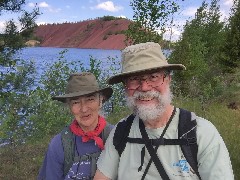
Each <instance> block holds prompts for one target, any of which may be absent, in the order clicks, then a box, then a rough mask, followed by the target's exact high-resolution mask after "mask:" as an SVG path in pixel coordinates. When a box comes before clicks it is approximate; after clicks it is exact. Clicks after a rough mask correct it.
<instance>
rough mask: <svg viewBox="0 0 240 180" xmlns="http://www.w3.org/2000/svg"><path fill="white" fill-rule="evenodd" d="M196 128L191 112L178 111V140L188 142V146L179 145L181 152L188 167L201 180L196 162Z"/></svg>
mask: <svg viewBox="0 0 240 180" xmlns="http://www.w3.org/2000/svg"><path fill="white" fill-rule="evenodd" d="M196 127H197V122H196V120H195V119H194V120H192V115H191V112H190V111H187V110H184V109H180V115H179V123H178V138H179V139H186V140H187V141H188V142H189V144H188V145H180V146H181V150H182V152H183V155H184V156H185V158H186V160H187V162H188V163H189V165H190V166H191V167H192V169H193V170H194V171H195V173H196V174H197V176H198V177H199V179H201V177H200V174H199V172H198V161H197V153H198V144H197V136H196Z"/></svg>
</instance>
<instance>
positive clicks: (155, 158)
mask: <svg viewBox="0 0 240 180" xmlns="http://www.w3.org/2000/svg"><path fill="white" fill-rule="evenodd" d="M139 128H140V132H141V134H142V137H143V140H144V141H145V146H146V148H147V150H148V152H149V154H150V155H151V159H150V161H149V162H151V160H152V161H153V162H154V164H155V166H156V168H157V170H158V172H159V174H160V176H161V178H162V179H164V180H170V179H169V177H168V175H167V173H166V171H165V169H164V167H163V165H162V163H161V161H160V159H159V158H158V155H157V154H156V151H157V148H156V149H154V148H153V146H152V144H151V141H150V140H149V138H148V135H147V132H146V129H145V126H144V124H143V122H142V120H139ZM147 171H148V169H146V170H145V172H144V175H143V177H142V179H144V178H145V176H146V173H147Z"/></svg>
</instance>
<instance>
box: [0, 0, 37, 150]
mask: <svg viewBox="0 0 240 180" xmlns="http://www.w3.org/2000/svg"><path fill="white" fill-rule="evenodd" d="M24 4H25V1H24V0H20V1H10V0H5V1H1V2H0V15H2V13H4V12H15V13H19V14H20V16H19V18H18V24H20V28H18V26H17V25H16V24H17V22H16V21H15V20H14V19H11V20H9V21H8V22H6V23H5V24H6V27H5V30H4V33H3V34H1V35H0V125H1V126H0V132H1V133H0V140H2V139H7V140H8V141H9V142H10V143H11V144H12V145H16V144H17V143H18V141H19V140H20V141H24V137H23V136H22V135H23V134H24V135H26V134H27V133H26V132H25V133H22V132H24V131H26V126H30V124H28V122H26V121H25V119H24V117H26V116H27V115H28V114H27V113H28V112H27V109H28V103H27V102H28V96H29V94H30V92H31V90H32V89H31V88H32V87H33V84H34V77H35V75H34V73H35V68H34V64H33V63H32V62H26V61H23V60H20V59H16V58H15V56H14V55H15V53H16V52H17V51H18V50H20V49H21V48H23V47H24V41H25V40H26V39H27V38H28V37H29V36H30V35H31V33H32V32H33V29H34V27H35V26H36V24H35V20H36V18H37V16H38V15H40V13H39V10H38V8H37V7H35V8H34V9H33V11H32V12H27V11H25V10H24V9H22V6H23V5H24ZM4 132H5V133H4Z"/></svg>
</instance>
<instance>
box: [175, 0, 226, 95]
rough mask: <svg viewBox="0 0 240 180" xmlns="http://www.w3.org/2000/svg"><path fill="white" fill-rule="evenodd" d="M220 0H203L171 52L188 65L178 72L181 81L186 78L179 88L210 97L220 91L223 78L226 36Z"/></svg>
mask: <svg viewBox="0 0 240 180" xmlns="http://www.w3.org/2000/svg"><path fill="white" fill-rule="evenodd" d="M218 2H219V0H212V1H211V3H210V5H209V4H208V3H206V1H203V3H202V5H201V7H200V8H198V10H197V13H196V14H195V18H194V19H193V20H192V21H190V22H187V24H186V25H185V27H184V32H183V34H182V37H181V39H180V41H179V42H178V43H177V46H176V48H175V50H174V51H173V53H172V55H171V56H170V61H171V62H173V63H183V64H184V65H185V66H186V67H187V71H186V72H184V73H183V72H179V73H176V76H175V79H176V80H177V82H182V84H178V88H179V89H181V90H182V91H181V92H183V93H185V94H186V95H190V96H193V97H199V96H202V97H204V98H205V99H209V98H210V97H212V96H213V95H216V94H218V93H219V91H218V90H219V86H220V85H221V83H220V82H221V79H222V76H221V73H222V71H221V69H220V68H219V64H220V63H219V57H220V55H221V48H222V45H223V43H224V40H225V39H224V37H225V36H224V31H223V27H224V26H223V23H222V22H220V11H219V5H218ZM209 77H211V78H209ZM179 89H178V92H180V91H179Z"/></svg>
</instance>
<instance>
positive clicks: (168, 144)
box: [94, 42, 234, 180]
mask: <svg viewBox="0 0 240 180" xmlns="http://www.w3.org/2000/svg"><path fill="white" fill-rule="evenodd" d="M183 69H185V67H184V66H183V65H181V64H168V62H167V61H166V58H165V57H164V55H163V53H162V51H161V48H160V46H159V44H157V43H153V42H148V43H141V44H137V45H132V46H129V47H126V48H125V49H124V50H123V52H122V73H120V74H118V75H115V76H112V77H110V79H109V81H108V82H109V84H115V83H120V82H122V83H123V84H124V86H125V91H126V96H127V104H128V106H129V108H130V109H132V110H133V114H134V116H132V117H131V116H129V117H127V118H125V119H123V120H121V121H120V122H119V123H118V124H117V126H116V127H115V128H114V129H113V130H112V132H111V133H110V135H109V138H108V140H107V143H106V146H105V150H103V151H102V153H101V155H100V157H99V160H98V163H97V166H98V170H97V172H96V175H95V177H94V179H95V180H100V179H101V180H105V179H120V180H123V179H124V180H128V179H129V180H132V179H149V180H154V179H156V180H159V179H164V180H168V179H171V180H179V179H188V180H197V179H204V180H233V179H234V176H233V171H232V166H231V162H230V158H229V153H228V150H227V148H226V146H225V144H224V141H223V139H222V138H221V136H220V134H219V133H218V131H217V129H216V128H215V127H214V126H213V125H212V124H211V123H210V122H209V121H207V120H205V119H203V118H201V117H198V116H196V115H195V114H194V113H190V112H188V111H186V110H180V109H179V108H176V107H174V106H173V105H172V104H171V100H172V94H171V91H170V83H171V73H170V71H171V70H183ZM184 114H185V116H183V115H184ZM187 117H188V118H187ZM180 119H181V120H180ZM186 119H189V121H187V123H185V125H184V126H183V127H184V128H185V127H189V126H190V128H189V129H184V128H181V127H182V126H179V125H182V124H183V123H182V122H183V121H185V120H186ZM129 122H131V123H129ZM194 122H195V123H196V124H195V125H194ZM129 124H130V125H129ZM191 124H193V125H191ZM129 126H130V128H129ZM119 129H121V130H120V131H121V133H122V134H126V133H125V132H127V131H128V133H127V136H125V135H122V137H124V138H119V137H120V136H121V133H119ZM182 130H183V131H184V130H185V132H184V133H183V134H182V135H181V136H180V137H179V132H180V131H182ZM194 132H195V136H196V138H195V136H193V137H194V138H187V139H185V137H191V135H190V134H194ZM124 139H126V140H124ZM196 139H197V140H196ZM194 140H195V141H194ZM123 144H124V145H123ZM189 147H191V148H189ZM192 147H194V148H192ZM186 149H188V150H186ZM189 149H193V150H189ZM197 149H198V150H197ZM194 151H195V153H194ZM184 152H187V153H184ZM189 154H192V156H193V157H194V154H195V156H196V165H195V166H196V168H194V163H192V160H193V159H194V158H193V157H188V156H189ZM190 161H191V162H190ZM190 164H192V165H191V166H190ZM194 169H195V170H194Z"/></svg>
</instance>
